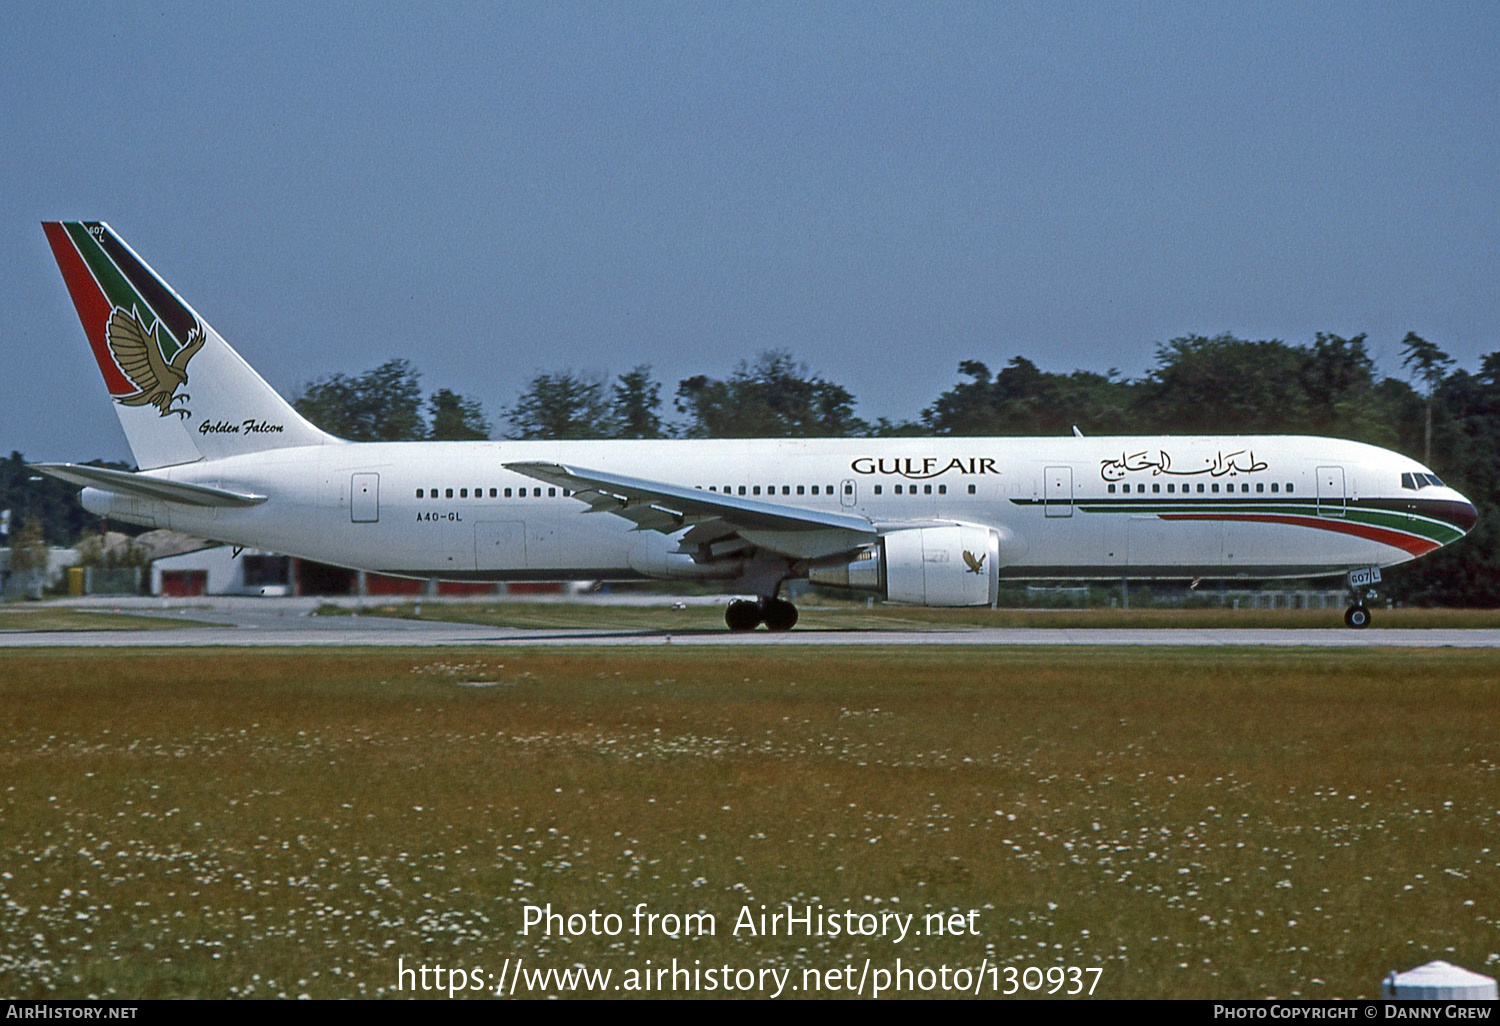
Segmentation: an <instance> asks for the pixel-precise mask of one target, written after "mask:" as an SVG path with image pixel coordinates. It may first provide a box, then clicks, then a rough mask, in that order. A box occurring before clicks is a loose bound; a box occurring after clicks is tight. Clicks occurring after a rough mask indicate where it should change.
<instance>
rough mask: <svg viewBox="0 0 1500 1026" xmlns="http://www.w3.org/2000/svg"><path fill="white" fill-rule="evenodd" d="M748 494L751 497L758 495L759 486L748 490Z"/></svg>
mask: <svg viewBox="0 0 1500 1026" xmlns="http://www.w3.org/2000/svg"><path fill="white" fill-rule="evenodd" d="M750 494H751V495H759V494H760V485H756V486H755V487H753V488H751V489H750Z"/></svg>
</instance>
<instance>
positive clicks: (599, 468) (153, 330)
mask: <svg viewBox="0 0 1500 1026" xmlns="http://www.w3.org/2000/svg"><path fill="white" fill-rule="evenodd" d="M43 227H44V229H45V231H46V233H47V240H48V242H49V243H50V244H51V246H52V252H53V253H54V254H55V256H56V257H57V263H58V266H59V267H60V268H61V269H62V274H63V279H64V280H65V281H66V283H67V287H68V291H69V292H70V293H71V295H72V298H73V303H74V305H75V306H76V307H77V309H78V316H79V319H80V320H81V321H82V322H83V330H84V334H85V335H86V336H87V337H88V342H89V345H90V346H91V347H92V349H93V352H94V358H95V360H96V361H98V364H99V370H100V371H101V372H102V373H103V375H104V384H105V387H106V388H107V389H108V391H109V395H110V398H111V399H112V400H113V402H114V404H115V412H116V413H118V414H119V417H120V424H121V426H122V427H124V429H125V436H126V438H127V440H128V441H129V443H130V448H131V451H132V452H133V453H134V455H135V459H136V463H137V465H138V466H139V468H140V471H139V472H138V473H127V472H124V471H117V470H106V469H101V468H97V467H87V466H79V465H76V464H68V463H59V464H43V465H39V466H38V467H36V469H37V470H40V471H43V472H45V473H48V474H51V475H52V476H54V477H58V478H62V479H63V480H65V481H69V482H72V483H74V484H77V485H80V486H83V496H82V498H83V504H84V506H85V507H86V508H87V509H89V510H90V511H91V512H93V513H96V514H99V515H100V516H105V517H109V518H112V519H118V520H123V521H126V522H129V523H133V524H141V525H143V526H146V527H165V528H171V529H173V530H177V531H184V532H187V533H188V534H192V535H196V536H198V537H202V538H213V539H217V540H220V541H223V542H228V543H233V544H235V545H242V546H253V547H256V548H261V549H270V550H272V551H276V552H283V553H286V554H289V555H294V556H300V557H303V558H306V559H313V560H319V561H322V562H326V563H333V564H337V565H340V566H345V567H351V568H355V569H363V570H372V571H378V572H380V573H384V574H395V575H400V576H406V577H416V578H426V579H441V580H453V581H476V580H478V581H537V580H549V581H550V580H577V579H587V580H606V581H618V580H639V579H642V578H655V579H662V580H714V581H720V582H722V583H723V585H724V586H725V587H726V588H727V589H731V590H733V591H735V592H738V593H741V594H747V593H748V594H754V595H757V596H759V599H758V600H757V601H748V600H743V599H742V600H738V601H734V602H731V603H730V604H729V606H728V608H727V611H726V613H725V620H726V622H727V623H728V625H729V627H730V629H731V630H736V631H745V630H752V629H754V628H755V627H757V626H759V625H761V624H764V625H765V626H766V627H767V628H768V629H770V630H773V631H781V630H788V629H790V628H791V627H792V626H793V625H794V624H795V623H796V621H797V610H796V607H795V606H793V605H792V604H791V603H790V602H788V601H786V600H785V599H783V598H781V597H780V592H781V588H782V585H783V584H785V583H786V582H787V581H791V580H797V579H808V580H811V581H813V582H815V583H817V584H820V585H824V586H827V587H833V588H840V589H845V590H848V591H850V592H853V593H860V594H868V595H875V596H878V597H880V598H883V599H887V600H890V601H892V602H903V603H912V604H917V605H928V606H972V605H985V604H993V603H994V601H995V599H996V596H997V589H998V587H999V583H1000V581H1001V580H1002V579H1022V578H1045V579H1058V578H1078V579H1090V578H1092V579H1118V578H1158V579H1161V578H1168V579H1200V578H1202V579H1224V578H1233V579H1254V578H1273V577H1325V576H1333V575H1347V578H1348V582H1349V585H1350V588H1351V591H1352V594H1353V596H1354V598H1353V600H1352V604H1351V605H1350V606H1349V609H1348V611H1347V612H1346V613H1345V622H1346V623H1348V624H1349V625H1350V626H1352V627H1363V626H1366V625H1367V624H1368V623H1369V622H1370V613H1369V610H1368V609H1367V608H1366V607H1365V605H1364V604H1363V601H1362V600H1361V596H1362V595H1363V594H1364V589H1365V588H1366V587H1367V586H1368V585H1369V584H1370V583H1372V582H1374V581H1378V580H1379V579H1380V568H1382V567H1387V566H1391V565H1393V564H1396V563H1403V562H1405V561H1407V560H1409V559H1414V558H1416V557H1418V556H1422V555H1425V554H1426V553H1429V552H1432V551H1434V550H1435V549H1438V548H1440V547H1441V546H1443V545H1447V544H1449V543H1451V542H1454V541H1457V540H1458V539H1459V538H1462V537H1463V536H1464V534H1465V533H1466V532H1468V531H1469V529H1470V528H1472V527H1473V526H1474V521H1475V511H1474V507H1473V505H1472V504H1470V502H1469V501H1468V500H1467V499H1465V498H1464V497H1463V496H1462V495H1460V494H1459V493H1458V492H1456V491H1454V490H1453V489H1452V488H1449V487H1447V486H1446V485H1444V484H1443V483H1442V482H1441V481H1440V480H1438V478H1437V477H1436V476H1435V475H1434V474H1433V473H1432V472H1431V471H1430V470H1428V469H1427V468H1426V467H1424V466H1422V465H1421V464H1419V463H1417V462H1415V461H1414V460H1411V459H1408V458H1407V457H1405V456H1402V455H1399V454H1397V453H1394V452H1389V451H1387V450H1385V449H1379V448H1376V447H1374V446H1371V445H1364V444H1361V443H1358V442H1349V441H1342V440H1339V439H1334V438H1310V437H1298V436H1288V435H1265V436H1253V437H1250V436H1238V437H1236V436H1191V437H1188V436H1181V437H1177V436H1152V437H1107V438H1106V437H1100V438H1084V437H1070V438H950V437H937V438H890V439H873V438H855V439H821V438H820V439H807V440H784V439H736V440H663V441H582V442H511V441H497V442H346V441H344V440H342V439H339V438H335V437H333V436H332V435H329V434H327V433H325V432H323V431H321V430H319V429H318V428H316V427H314V426H313V425H312V424H310V423H308V422H307V421H306V420H304V419H303V418H302V417H301V416H300V415H299V414H298V413H297V412H296V411H295V410H294V409H293V408H292V407H291V405H290V404H288V403H287V402H286V400H284V399H283V398H282V397H281V396H280V395H278V394H277V393H276V392H275V391H274V390H273V389H272V388H271V387H270V386H269V385H267V384H266V382H265V381H264V380H263V379H262V378H261V377H260V375H258V374H257V373H256V372H255V371H254V370H252V369H251V367H250V365H249V364H247V363H246V362H245V361H244V360H243V359H241V358H240V356H239V354H238V353H236V352H235V351H234V350H233V349H231V348H230V347H229V345H228V343H226V342H225V341H224V339H223V338H221V337H220V336H219V334H218V332H216V331H214V329H213V328H211V327H209V325H208V324H207V323H206V322H205V321H204V320H203V319H202V318H201V317H199V316H198V314H197V313H196V312H195V311H194V310H193V309H192V307H190V306H188V304H187V303H185V302H184V301H183V300H182V299H181V298H180V297H179V296H178V295H177V293H176V292H174V291H173V290H172V288H171V286H169V285H167V284H166V282H165V281H163V280H162V279H161V277H160V276H158V275H157V274H156V273H155V272H154V271H152V270H151V268H150V267H148V266H147V265H146V264H145V263H144V262H143V261H142V260H141V259H140V258H139V257H137V256H136V255H135V253H134V252H133V251H132V250H131V249H130V247H128V246H126V245H125V243H124V242H122V241H121V240H120V238H119V236H117V235H116V234H115V233H114V232H113V231H112V230H111V229H110V228H109V226H108V225H106V224H103V223H99V222H91V221H69V222H49V223H47V224H45V225H44V226H43Z"/></svg>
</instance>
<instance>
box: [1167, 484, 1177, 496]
mask: <svg viewBox="0 0 1500 1026" xmlns="http://www.w3.org/2000/svg"><path fill="white" fill-rule="evenodd" d="M1176 490H1177V486H1176V485H1174V484H1170V483H1169V484H1168V485H1167V494H1168V495H1170V494H1171V493H1173V492H1175V491H1176Z"/></svg>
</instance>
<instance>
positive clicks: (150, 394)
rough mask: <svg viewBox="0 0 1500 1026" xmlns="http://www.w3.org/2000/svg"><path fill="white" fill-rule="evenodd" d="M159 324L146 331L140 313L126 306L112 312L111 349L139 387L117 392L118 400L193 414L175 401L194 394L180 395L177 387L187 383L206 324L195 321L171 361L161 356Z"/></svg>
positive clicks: (121, 366) (126, 374)
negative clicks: (189, 365)
mask: <svg viewBox="0 0 1500 1026" xmlns="http://www.w3.org/2000/svg"><path fill="white" fill-rule="evenodd" d="M159 323H160V322H158V324H159ZM156 327H157V325H156V324H153V325H152V327H151V330H150V331H147V330H146V326H145V325H144V324H142V323H141V318H140V315H139V314H137V313H136V312H135V311H133V310H132V311H131V312H130V313H126V312H125V309H124V307H118V306H117V307H115V309H114V312H113V313H111V314H110V317H109V327H108V329H107V331H106V333H105V334H106V337H107V338H108V339H109V351H110V353H111V355H113V356H114V358H115V363H116V364H118V365H119V367H120V370H121V371H123V372H124V374H125V376H126V377H127V378H129V379H130V383H131V384H132V385H134V386H135V387H136V391H135V392H133V393H132V394H130V395H122V396H116V397H115V402H117V403H119V404H120V405H122V406H146V405H148V404H149V405H151V406H155V407H156V408H157V409H158V410H160V411H161V415H162V416H163V417H165V416H166V415H167V414H169V413H175V414H177V415H178V416H179V417H191V416H192V415H193V414H192V412H191V411H189V410H188V409H186V408H185V407H180V406H179V407H174V406H173V405H172V404H173V403H174V402H176V401H177V400H179V399H181V400H183V401H184V402H186V401H187V400H188V399H190V398H191V396H189V395H188V394H187V393H186V392H183V393H182V394H181V395H178V394H177V390H178V389H179V388H181V387H182V386H183V385H185V384H187V379H188V376H187V365H188V361H189V360H191V359H192V358H193V356H194V354H196V353H197V352H198V350H200V349H202V348H203V341H204V337H203V325H201V324H198V325H195V326H194V327H193V328H192V330H190V331H189V332H188V337H187V344H186V345H184V346H183V347H182V348H181V349H179V350H177V352H176V354H175V355H173V357H172V361H171V362H170V363H168V362H167V360H166V359H165V358H164V357H163V356H162V352H161V341H160V340H159V339H158V338H157V336H156Z"/></svg>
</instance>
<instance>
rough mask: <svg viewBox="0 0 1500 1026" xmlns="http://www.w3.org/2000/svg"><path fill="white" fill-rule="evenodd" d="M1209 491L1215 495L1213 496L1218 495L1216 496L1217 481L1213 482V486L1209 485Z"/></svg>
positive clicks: (1217, 492)
mask: <svg viewBox="0 0 1500 1026" xmlns="http://www.w3.org/2000/svg"><path fill="white" fill-rule="evenodd" d="M1209 490H1210V491H1212V492H1213V493H1214V494H1215V495H1218V494H1219V483H1218V482H1217V481H1215V482H1214V483H1213V484H1212V485H1211V486H1210V487H1209Z"/></svg>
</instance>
